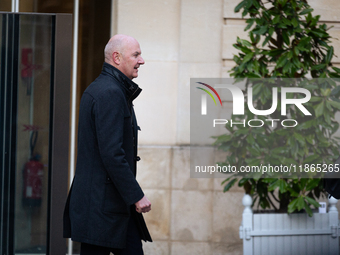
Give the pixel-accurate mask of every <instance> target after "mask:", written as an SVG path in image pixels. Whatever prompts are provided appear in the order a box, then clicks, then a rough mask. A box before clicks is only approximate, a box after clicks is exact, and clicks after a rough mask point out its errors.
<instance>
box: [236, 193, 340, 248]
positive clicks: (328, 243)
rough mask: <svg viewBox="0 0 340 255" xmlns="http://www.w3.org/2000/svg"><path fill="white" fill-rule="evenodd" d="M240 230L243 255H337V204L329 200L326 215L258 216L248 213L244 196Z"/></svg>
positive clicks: (261, 214)
mask: <svg viewBox="0 0 340 255" xmlns="http://www.w3.org/2000/svg"><path fill="white" fill-rule="evenodd" d="M242 203H243V205H244V206H245V208H244V211H243V215H242V225H241V226H240V238H241V239H243V254H244V255H267V254H268V255H276V254H277V255H293V254H298V255H302V254H308V255H313V254H314V255H321V254H322V255H330V254H332V255H333V254H336V255H338V254H339V226H338V222H339V220H338V210H337V209H336V206H335V205H336V203H337V200H336V199H335V198H333V197H332V198H330V199H329V204H330V207H329V210H328V212H327V213H314V214H313V217H309V216H308V215H307V213H293V214H281V213H259V214H256V213H255V214H254V213H253V212H252V210H251V207H250V206H251V204H252V199H251V197H250V196H249V195H245V196H244V197H243V200H242Z"/></svg>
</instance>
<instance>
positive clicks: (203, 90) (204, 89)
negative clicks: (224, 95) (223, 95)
mask: <svg viewBox="0 0 340 255" xmlns="http://www.w3.org/2000/svg"><path fill="white" fill-rule="evenodd" d="M196 88H198V89H201V90H203V91H205V92H207V93H208V94H209V96H211V98H212V99H213V100H214V102H215V105H217V103H216V100H215V98H214V97H213V95H212V94H211V93H210V92H209V91H208V90H206V89H202V88H200V87H196Z"/></svg>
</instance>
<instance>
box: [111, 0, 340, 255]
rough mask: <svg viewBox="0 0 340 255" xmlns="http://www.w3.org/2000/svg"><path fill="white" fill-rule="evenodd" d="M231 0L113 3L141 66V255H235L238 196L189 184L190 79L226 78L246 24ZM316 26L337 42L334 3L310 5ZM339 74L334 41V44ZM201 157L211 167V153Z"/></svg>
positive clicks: (210, 182)
mask: <svg viewBox="0 0 340 255" xmlns="http://www.w3.org/2000/svg"><path fill="white" fill-rule="evenodd" d="M238 2H240V1H236V2H235V1H232V0H169V1H163V0H162V1H159V0H144V1H137V0H124V1H118V0H117V1H114V4H115V5H114V8H113V11H114V13H113V15H112V17H114V18H113V19H112V28H113V29H112V30H113V33H123V34H128V35H131V36H133V37H135V38H136V39H137V40H138V41H139V42H140V45H141V49H142V56H143V57H144V59H145V62H146V63H145V65H144V66H142V67H141V68H140V72H139V77H138V78H137V79H136V83H138V84H139V85H140V87H142V89H143V92H142V93H141V95H140V96H139V97H138V99H137V100H135V109H136V114H137V118H138V122H139V125H140V126H141V129H142V131H141V132H140V134H139V141H140V147H139V155H140V157H141V158H142V160H141V161H140V162H139V164H138V169H139V170H138V176H137V178H138V180H139V182H140V184H141V186H142V188H143V190H144V191H145V193H146V196H147V197H148V198H149V199H150V200H151V202H152V211H151V212H150V213H148V214H145V218H146V221H147V224H148V226H149V229H150V232H151V235H152V236H153V239H154V242H153V243H146V244H145V245H144V247H145V254H148V255H156V254H157V255H167V254H169V255H170V254H171V255H178V254H198V255H211V254H213V255H222V254H224V255H226V254H228V255H236V254H242V240H240V238H239V225H240V223H241V217H242V211H243V206H242V204H241V200H242V197H243V190H242V189H239V188H233V189H232V190H231V191H229V192H227V193H223V192H222V189H223V187H222V186H221V181H222V180H223V179H193V178H190V172H189V165H190V157H189V155H190V153H189V143H190V121H189V117H190V112H189V104H190V95H189V83H190V78H194V77H195V78H204V77H207V78H219V77H229V73H228V71H229V70H230V69H231V67H232V66H233V65H234V63H233V61H232V58H233V54H234V53H236V49H234V48H233V47H232V44H233V43H234V42H235V41H236V37H237V36H239V37H243V38H246V33H245V32H244V31H243V30H244V27H245V20H243V19H242V18H241V15H240V14H239V13H238V14H236V13H234V8H235V6H236V5H237V4H238ZM308 2H309V3H310V5H311V6H312V7H313V8H314V9H315V11H314V14H320V15H321V19H320V20H321V21H322V22H324V23H327V24H328V25H331V26H333V28H332V29H331V30H330V31H329V33H330V34H331V35H332V36H333V37H334V38H340V12H339V11H338V10H339V9H340V2H339V1H338V0H309V1H308ZM333 45H334V47H335V54H336V55H337V57H335V58H334V64H335V65H336V66H338V67H340V40H335V39H334V40H333ZM202 151H204V154H203V153H202V157H208V158H209V160H210V161H211V162H212V163H214V162H215V161H216V157H215V156H214V155H216V153H215V152H214V150H213V148H211V147H209V144H207V147H205V148H204V150H202Z"/></svg>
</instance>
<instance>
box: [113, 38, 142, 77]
mask: <svg viewBox="0 0 340 255" xmlns="http://www.w3.org/2000/svg"><path fill="white" fill-rule="evenodd" d="M141 54H142V52H141V49H140V46H139V43H138V42H137V41H136V40H131V41H129V42H128V43H127V44H126V47H125V49H124V51H123V54H121V56H122V60H121V63H120V65H119V67H120V68H119V69H120V71H121V72H122V73H123V74H125V75H126V76H127V77H128V78H129V79H131V80H132V79H133V78H136V77H137V76H138V68H139V66H140V65H143V64H144V63H145V62H144V59H143V58H142V56H141Z"/></svg>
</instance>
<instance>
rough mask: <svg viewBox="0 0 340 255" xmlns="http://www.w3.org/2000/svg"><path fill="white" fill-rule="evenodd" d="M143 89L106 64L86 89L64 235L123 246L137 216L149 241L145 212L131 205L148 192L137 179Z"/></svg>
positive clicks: (106, 245) (108, 244)
mask: <svg viewBox="0 0 340 255" xmlns="http://www.w3.org/2000/svg"><path fill="white" fill-rule="evenodd" d="M140 92H141V89H140V88H139V87H138V85H137V84H136V83H134V82H133V81H131V80H130V79H128V78H127V77H126V76H125V75H124V74H123V73H122V72H120V71H119V70H118V69H116V68H115V67H113V66H111V65H110V64H107V63H104V65H103V69H102V73H101V74H100V75H99V77H98V78H97V79H96V80H95V81H94V82H92V83H91V84H90V86H89V87H88V88H87V89H86V90H85V92H84V94H83V96H82V99H81V102H80V110H79V126H78V156H77V165H76V174H75V177H74V180H73V184H72V188H71V191H70V192H69V196H68V200H67V203H66V206H65V212H64V237H71V239H72V240H73V241H77V242H84V243H89V244H94V245H99V246H105V247H111V248H124V247H125V242H126V235H127V228H128V222H129V219H130V217H132V216H131V215H133V216H134V217H135V218H136V219H137V225H138V226H139V227H140V226H142V227H141V228H142V229H140V231H142V232H141V237H142V239H144V240H145V239H146V240H148V241H151V237H150V236H149V233H148V231H147V228H146V225H145V223H144V220H143V217H142V215H141V214H138V213H136V212H135V210H131V207H134V203H136V202H137V201H139V200H140V199H142V198H143V196H144V194H143V191H142V189H141V188H140V186H139V184H138V182H137V181H136V161H137V160H138V159H139V157H137V129H139V127H138V126H137V122H136V117H135V114H134V111H133V106H132V101H133V100H134V99H135V98H136V97H137V96H138V95H139V93H140ZM134 214H136V215H134ZM143 233H144V234H145V233H146V236H145V235H144V236H143Z"/></svg>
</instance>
